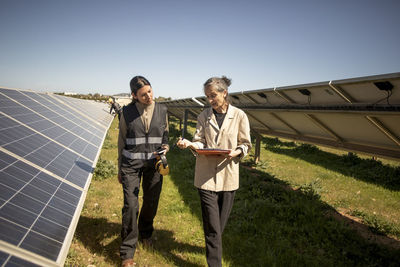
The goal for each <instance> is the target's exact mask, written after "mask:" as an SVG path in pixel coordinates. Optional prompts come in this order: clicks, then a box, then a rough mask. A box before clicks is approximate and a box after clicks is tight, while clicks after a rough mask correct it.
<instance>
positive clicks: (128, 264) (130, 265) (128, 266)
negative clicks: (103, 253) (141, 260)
mask: <svg viewBox="0 0 400 267" xmlns="http://www.w3.org/2000/svg"><path fill="white" fill-rule="evenodd" d="M135 265H136V262H134V261H133V259H126V260H123V261H122V267H134V266H135Z"/></svg>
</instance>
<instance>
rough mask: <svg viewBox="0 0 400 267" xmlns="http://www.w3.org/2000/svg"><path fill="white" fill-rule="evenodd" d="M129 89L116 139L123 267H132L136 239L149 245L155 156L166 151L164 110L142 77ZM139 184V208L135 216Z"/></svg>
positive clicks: (158, 183) (158, 182)
mask: <svg viewBox="0 0 400 267" xmlns="http://www.w3.org/2000/svg"><path fill="white" fill-rule="evenodd" d="M130 87H131V92H132V97H133V98H134V99H135V100H136V101H135V102H132V103H131V104H129V105H127V106H125V107H124V108H123V110H122V114H121V119H120V122H119V137H118V167H119V168H118V170H119V172H118V180H119V182H120V183H121V184H122V188H123V191H124V206H123V208H122V231H121V238H122V244H121V247H120V257H121V260H122V266H124V267H128V266H134V262H133V256H134V254H135V250H136V244H137V241H138V239H139V240H140V241H142V242H143V244H144V245H151V239H150V238H151V236H152V233H153V230H154V228H153V220H154V217H155V215H156V213H157V207H158V201H159V198H160V193H161V187H162V181H163V177H162V175H160V173H158V172H157V171H156V169H155V163H156V153H155V152H156V151H158V152H157V153H158V154H159V153H164V154H165V153H167V152H168V150H169V146H168V120H167V108H166V107H165V106H164V105H161V104H158V103H155V102H154V100H153V88H152V87H151V84H150V82H149V81H148V80H147V79H146V78H144V77H143V76H136V77H133V78H132V80H131V82H130ZM140 183H142V188H143V204H142V209H141V210H140V214H139V202H138V196H139V189H140ZM138 214H139V222H137V215H138Z"/></svg>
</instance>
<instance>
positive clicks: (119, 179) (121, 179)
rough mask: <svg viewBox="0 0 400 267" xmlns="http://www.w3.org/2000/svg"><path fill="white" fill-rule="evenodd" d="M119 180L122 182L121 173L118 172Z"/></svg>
mask: <svg viewBox="0 0 400 267" xmlns="http://www.w3.org/2000/svg"><path fill="white" fill-rule="evenodd" d="M118 182H119V183H120V184H122V178H121V174H118Z"/></svg>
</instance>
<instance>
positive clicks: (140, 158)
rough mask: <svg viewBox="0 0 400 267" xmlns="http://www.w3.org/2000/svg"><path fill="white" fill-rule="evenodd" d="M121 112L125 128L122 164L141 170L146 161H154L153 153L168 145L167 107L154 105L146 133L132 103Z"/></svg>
mask: <svg viewBox="0 0 400 267" xmlns="http://www.w3.org/2000/svg"><path fill="white" fill-rule="evenodd" d="M122 112H123V114H124V118H125V122H126V127H127V133H126V140H125V148H124V149H123V150H122V162H123V163H127V164H129V166H132V167H133V168H141V167H143V165H144V163H145V162H146V161H148V160H153V159H155V155H154V154H153V152H154V151H156V150H157V149H159V148H160V147H161V145H163V144H168V131H167V130H166V127H167V121H166V117H167V107H166V106H164V105H162V104H158V103H157V102H156V103H155V106H154V112H153V117H152V118H151V122H150V127H149V131H148V133H146V129H145V126H144V124H143V122H142V119H141V118H140V113H139V111H138V109H137V108H136V105H135V104H134V103H131V104H129V105H127V106H125V107H124V108H123V111H122Z"/></svg>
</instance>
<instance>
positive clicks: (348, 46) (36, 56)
mask: <svg viewBox="0 0 400 267" xmlns="http://www.w3.org/2000/svg"><path fill="white" fill-rule="evenodd" d="M399 11H400V1H399V0H276V1H274V0H271V1H269V0H254V1H253V0H231V1H225V0H224V1H218V0H214V1H209V0H201V1H200V0H171V1H170V0H163V1H161V0H158V1H155V0H154V1H153V0H148V1H127V0H125V1H122V0H113V1H112V0H109V1H104V0H80V1H77V0H65V1H62V0H47V1H45V0H35V1H32V0H0V87H11V88H21V89H32V90H35V91H50V92H76V93H83V94H87V93H92V94H94V93H100V94H106V95H112V94H118V93H130V88H129V81H130V79H131V78H132V77H134V76H136V75H142V76H145V77H146V78H147V79H148V80H149V81H150V82H151V84H152V87H153V90H154V95H155V96H156V97H158V96H163V97H171V98H173V99H181V98H189V97H197V96H202V95H203V88H202V86H203V84H204V82H205V81H206V80H207V79H208V78H210V77H214V76H217V77H220V76H222V75H225V76H227V77H228V78H231V79H232V85H231V86H230V88H229V91H230V92H240V91H248V90H256V89H264V88H273V87H275V86H276V87H280V86H290V85H297V84H305V83H314V82H322V81H330V80H339V79H347V78H356V77H363V76H369V75H377V74H386V73H393V72H399V71H400V16H399Z"/></svg>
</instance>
